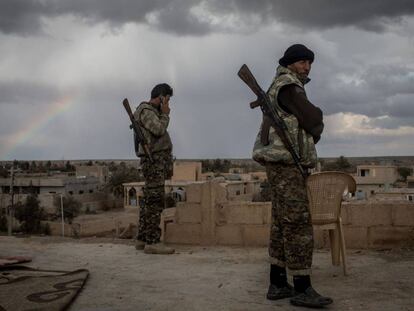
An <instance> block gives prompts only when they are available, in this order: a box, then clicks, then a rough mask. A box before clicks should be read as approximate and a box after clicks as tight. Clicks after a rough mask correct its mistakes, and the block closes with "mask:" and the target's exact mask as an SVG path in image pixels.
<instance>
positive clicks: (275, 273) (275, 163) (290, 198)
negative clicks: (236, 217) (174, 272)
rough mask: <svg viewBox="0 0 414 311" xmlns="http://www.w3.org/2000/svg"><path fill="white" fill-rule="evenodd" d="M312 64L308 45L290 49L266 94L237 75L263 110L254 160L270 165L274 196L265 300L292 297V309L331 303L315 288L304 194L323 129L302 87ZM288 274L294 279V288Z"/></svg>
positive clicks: (247, 74) (244, 71)
mask: <svg viewBox="0 0 414 311" xmlns="http://www.w3.org/2000/svg"><path fill="white" fill-rule="evenodd" d="M313 60H314V53H313V52H312V51H311V50H309V49H308V48H307V47H305V46H304V45H302V44H294V45H292V46H291V47H289V48H288V49H287V50H286V52H285V53H284V56H283V57H282V58H281V59H280V60H279V64H280V66H279V67H278V68H277V72H276V77H275V78H274V79H273V81H272V84H271V86H270V88H269V90H268V92H267V93H265V92H263V90H262V89H261V88H260V87H259V85H258V84H257V82H256V80H255V79H254V77H253V75H252V74H251V72H250V71H249V69H248V68H247V66H246V65H243V67H242V68H241V69H240V71H239V76H240V78H241V79H242V80H243V81H244V82H245V83H246V84H248V86H249V87H250V88H251V89H252V90H253V91H254V92H255V94H256V95H257V96H258V100H257V101H255V102H253V103H251V107H252V108H254V107H256V106H260V107H261V108H262V111H263V122H262V125H261V129H260V132H259V134H258V135H257V138H256V141H255V145H254V149H253V159H254V160H256V161H257V162H259V163H261V164H262V165H264V166H265V167H266V174H267V178H268V182H269V183H270V187H271V196H272V224H271V231H270V243H269V255H270V263H271V265H270V286H269V290H268V293H267V299H270V300H277V299H282V298H287V297H291V299H290V302H291V303H292V304H294V305H299V306H305V307H323V306H325V305H328V304H331V303H332V299H331V298H328V297H323V296H321V295H320V294H318V293H317V292H316V291H315V290H314V289H313V288H312V285H311V280H310V272H311V266H312V253H313V229H312V221H311V215H310V211H309V204H308V198H307V193H306V177H307V175H308V169H310V168H313V167H315V165H316V161H317V157H316V149H315V144H316V143H317V142H318V141H319V139H320V137H321V134H322V131H323V127H324V125H323V117H322V111H321V110H320V109H319V108H317V107H315V106H314V105H313V104H312V103H311V102H310V101H309V100H308V98H307V96H306V92H305V89H304V85H305V84H306V83H308V82H309V80H310V79H309V78H308V74H309V72H310V69H311V64H312V62H313ZM287 273H288V274H290V275H292V276H293V284H294V288H292V286H290V285H289V284H288V282H287Z"/></svg>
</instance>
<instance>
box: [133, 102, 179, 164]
mask: <svg viewBox="0 0 414 311" xmlns="http://www.w3.org/2000/svg"><path fill="white" fill-rule="evenodd" d="M134 117H135V120H137V122H138V124H139V126H140V127H141V129H142V132H143V133H144V136H145V138H146V140H147V142H148V144H149V146H150V151H151V153H155V152H159V151H163V150H172V143H171V138H170V135H169V134H168V131H167V127H168V124H169V122H170V117H169V116H168V115H167V114H165V113H161V112H160V111H159V110H158V109H157V108H155V107H153V106H152V105H151V104H149V103H146V102H142V103H141V104H140V105H139V106H138V107H137V109H136V110H135V112H134ZM143 155H145V153H144V150H143V149H142V146H141V145H140V146H139V151H138V154H137V156H139V157H141V156H143Z"/></svg>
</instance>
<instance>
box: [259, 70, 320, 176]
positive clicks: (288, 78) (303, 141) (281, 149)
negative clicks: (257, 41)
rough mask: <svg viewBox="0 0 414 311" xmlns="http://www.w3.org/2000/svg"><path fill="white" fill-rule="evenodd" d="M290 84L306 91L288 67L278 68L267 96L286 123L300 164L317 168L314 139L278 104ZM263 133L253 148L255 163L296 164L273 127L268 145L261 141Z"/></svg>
mask: <svg viewBox="0 0 414 311" xmlns="http://www.w3.org/2000/svg"><path fill="white" fill-rule="evenodd" d="M289 84H295V85H297V86H299V87H300V88H302V89H304V84H303V83H302V81H301V80H300V79H299V78H298V77H297V75H296V74H295V73H293V72H292V71H291V70H289V69H288V68H286V67H282V66H279V67H278V68H277V73H276V77H275V78H274V79H273V81H272V84H271V85H270V88H269V90H268V92H267V94H268V96H269V99H270V101H271V103H272V104H273V106H274V108H275V109H276V110H277V111H278V113H279V115H280V116H281V118H282V119H283V120H284V121H285V123H286V126H287V128H288V135H289V137H290V139H291V141H292V143H293V146H294V148H295V150H296V152H297V153H298V155H299V156H300V163H301V164H302V166H303V167H305V168H312V167H315V166H316V162H317V155H316V148H315V144H314V141H313V137H312V136H311V135H310V134H308V133H306V132H305V130H304V129H302V128H301V127H300V126H299V123H298V120H297V119H296V117H295V116H294V115H293V114H289V113H286V112H285V111H284V110H283V109H282V108H281V107H280V106H279V104H278V102H277V96H278V94H279V91H280V90H281V88H282V87H283V86H285V85H289ZM262 126H263V124H262ZM261 132H262V131H261V130H260V131H259V134H258V135H257V137H256V141H255V143H254V147H253V159H254V160H255V161H257V162H259V163H261V164H265V163H266V162H277V163H284V164H294V163H295V162H294V161H293V158H292V155H291V154H290V152H289V151H288V150H287V149H286V148H285V146H284V144H283V142H282V141H281V139H280V137H279V135H277V133H276V132H275V130H274V128H273V127H271V128H270V131H269V137H268V141H269V144H268V145H263V143H262V140H261Z"/></svg>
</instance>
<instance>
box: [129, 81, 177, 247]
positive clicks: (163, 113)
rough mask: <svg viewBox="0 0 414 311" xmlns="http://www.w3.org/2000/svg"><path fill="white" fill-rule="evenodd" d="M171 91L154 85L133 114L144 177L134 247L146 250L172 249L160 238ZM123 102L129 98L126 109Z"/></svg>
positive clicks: (167, 168) (167, 170)
mask: <svg viewBox="0 0 414 311" xmlns="http://www.w3.org/2000/svg"><path fill="white" fill-rule="evenodd" d="M172 95H173V89H172V88H171V87H170V86H169V85H168V84H166V83H163V84H158V85H156V86H155V87H154V88H153V89H152V91H151V99H150V100H149V101H148V102H142V103H141V104H140V105H139V106H138V108H137V109H136V110H135V112H134V115H133V117H132V122H133V124H132V126H131V127H132V128H133V129H134V137H135V147H136V148H135V151H136V154H137V156H138V157H140V159H141V168H142V173H143V175H144V178H145V186H144V189H143V192H144V199H143V202H140V213H139V222H138V234H137V240H136V243H135V248H136V249H138V250H139V249H143V250H144V252H145V253H146V254H172V253H174V249H173V248H171V247H167V246H165V245H164V244H163V243H161V242H160V237H161V229H160V220H161V212H162V211H163V209H164V208H165V188H164V185H165V180H166V179H169V178H171V176H172V171H173V170H172V164H173V163H172V162H173V161H172V143H171V139H170V136H169V134H168V131H167V127H168V124H169V122H170V117H169V115H170V107H169V100H170V97H171V96H172ZM126 104H128V101H127V100H124V106H125V108H126V109H127V112H128V108H129V104H128V105H126ZM127 106H128V107H127ZM129 111H130V108H129ZM128 114H129V113H128Z"/></svg>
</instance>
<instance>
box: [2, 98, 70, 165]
mask: <svg viewBox="0 0 414 311" xmlns="http://www.w3.org/2000/svg"><path fill="white" fill-rule="evenodd" d="M72 104H73V102H72V98H71V97H69V96H66V97H64V98H62V99H60V100H58V101H56V102H54V103H52V104H50V105H49V106H48V107H47V108H46V111H44V110H42V111H39V112H38V114H37V115H34V116H33V117H31V118H30V121H29V122H28V123H27V124H26V126H25V127H23V128H22V129H19V130H18V131H17V132H14V133H12V134H10V135H9V136H7V137H5V138H4V142H3V143H2V144H1V145H3V146H2V148H1V149H0V159H2V160H12V158H13V152H14V151H15V150H16V148H17V147H19V146H21V145H23V144H24V143H26V142H27V141H28V140H29V139H30V138H32V137H33V136H34V135H35V134H36V133H38V132H39V131H40V130H41V129H43V128H45V127H46V126H47V125H48V124H49V123H50V122H51V121H53V120H54V119H55V118H56V117H57V116H59V115H61V114H63V113H64V112H65V111H67V110H68V109H69V108H70V106H71V105H72Z"/></svg>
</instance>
